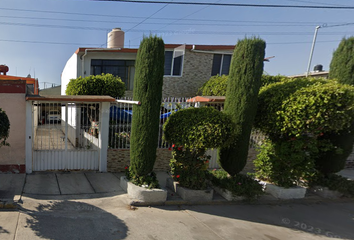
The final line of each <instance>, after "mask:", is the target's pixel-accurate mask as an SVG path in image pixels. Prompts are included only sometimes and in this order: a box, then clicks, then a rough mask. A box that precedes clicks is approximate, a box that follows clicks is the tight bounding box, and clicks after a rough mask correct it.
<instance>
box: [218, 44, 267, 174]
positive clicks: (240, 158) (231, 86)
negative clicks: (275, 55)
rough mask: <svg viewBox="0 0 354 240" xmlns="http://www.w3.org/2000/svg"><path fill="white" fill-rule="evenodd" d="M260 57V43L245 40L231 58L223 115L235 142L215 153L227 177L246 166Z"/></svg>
mask: <svg viewBox="0 0 354 240" xmlns="http://www.w3.org/2000/svg"><path fill="white" fill-rule="evenodd" d="M264 54H265V42H264V41H263V40H261V39H258V38H253V39H247V38H246V39H244V40H241V41H238V43H237V47H236V48H235V50H234V54H233V57H232V61H231V66H230V75H229V79H228V82H227V91H226V100H225V108H224V109H225V110H224V111H225V113H226V114H228V115H230V116H231V119H232V121H233V123H234V125H235V141H234V142H233V144H232V145H230V146H229V147H224V148H220V150H219V164H220V166H221V167H222V168H223V169H224V170H225V171H226V172H228V173H229V174H230V175H231V176H234V175H236V174H237V173H239V172H240V171H242V169H243V168H244V167H245V165H246V162H247V156H248V147H249V139H250V135H251V130H252V126H253V121H254V118H255V115H256V111H257V97H258V92H259V88H260V86H261V77H262V72H263V59H264Z"/></svg>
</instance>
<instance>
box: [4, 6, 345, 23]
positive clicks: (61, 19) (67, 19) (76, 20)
mask: <svg viewBox="0 0 354 240" xmlns="http://www.w3.org/2000/svg"><path fill="white" fill-rule="evenodd" d="M200 10H202V9H200ZM194 13H195V12H194ZM194 13H193V14H194ZM190 15H192V14H190ZM188 16H189V15H188ZM0 18H15V19H31V20H52V21H56V20H60V21H71V22H86V23H87V22H90V23H95V22H97V23H126V24H137V23H139V22H132V21H120V20H119V22H117V21H108V20H91V19H69V18H48V17H22V16H10V15H2V16H0ZM150 19H158V20H174V21H173V22H171V23H164V22H148V23H142V24H152V25H164V24H168V25H183V26H190V25H192V26H194V25H195V26H205V24H206V23H190V22H189V23H176V22H177V21H191V20H193V21H204V22H206V21H207V22H209V21H210V22H211V23H207V24H208V26H210V25H214V26H285V27H289V26H313V25H321V24H320V23H314V22H279V21H245V20H241V21H240V20H217V19H211V20H207V19H187V18H177V19H171V18H150ZM213 22H220V23H213ZM225 22H226V23H225ZM227 22H229V23H262V24H260V25H239V24H229V23H227ZM273 23H276V25H270V24H273ZM331 23H332V24H337V22H331ZM268 24H269V25H268ZM338 24H347V23H340V22H338ZM348 25H349V24H348Z"/></svg>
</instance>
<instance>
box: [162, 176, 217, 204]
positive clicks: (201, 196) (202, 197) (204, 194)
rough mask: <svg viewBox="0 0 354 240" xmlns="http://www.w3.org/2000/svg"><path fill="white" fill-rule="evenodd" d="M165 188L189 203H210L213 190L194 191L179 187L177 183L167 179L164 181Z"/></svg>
mask: <svg viewBox="0 0 354 240" xmlns="http://www.w3.org/2000/svg"><path fill="white" fill-rule="evenodd" d="M166 186H167V187H169V188H170V189H171V190H173V191H174V192H175V193H177V194H178V195H179V196H180V197H181V198H182V199H183V200H185V201H189V202H206V201H212V200H213V196H214V190H213V189H211V188H209V189H206V190H194V189H188V188H184V187H181V186H180V185H179V183H178V182H175V181H173V179H171V178H168V179H167V180H166Z"/></svg>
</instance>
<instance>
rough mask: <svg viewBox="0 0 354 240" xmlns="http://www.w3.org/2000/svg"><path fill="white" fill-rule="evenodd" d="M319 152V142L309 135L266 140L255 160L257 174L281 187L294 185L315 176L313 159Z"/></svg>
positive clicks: (260, 177)
mask: <svg viewBox="0 0 354 240" xmlns="http://www.w3.org/2000/svg"><path fill="white" fill-rule="evenodd" d="M318 152H319V150H318V146H317V142H316V141H315V140H314V139H313V138H309V137H301V138H294V139H291V140H288V141H284V140H281V139H280V140H279V141H277V142H272V141H269V140H268V141H265V142H264V144H263V145H262V146H261V149H260V153H259V154H258V156H257V159H256V160H254V165H255V167H256V176H257V178H259V179H261V180H266V181H269V182H272V183H274V184H275V185H277V186H280V187H285V188H289V187H293V186H295V185H298V184H299V183H300V180H308V179H311V178H312V177H314V176H315V174H316V170H315V163H314V161H313V159H314V158H315V156H316V155H317V154H318Z"/></svg>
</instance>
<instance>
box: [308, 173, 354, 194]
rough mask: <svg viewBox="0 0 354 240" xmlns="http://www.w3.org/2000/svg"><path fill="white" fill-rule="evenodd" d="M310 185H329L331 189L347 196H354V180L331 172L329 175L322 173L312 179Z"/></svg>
mask: <svg viewBox="0 0 354 240" xmlns="http://www.w3.org/2000/svg"><path fill="white" fill-rule="evenodd" d="M310 186H312V187H313V186H322V187H327V188H328V189H330V190H333V191H338V192H340V193H342V194H344V196H346V197H354V181H351V180H348V179H346V178H345V177H342V176H339V175H336V174H329V175H327V176H324V175H321V174H320V175H318V176H317V177H316V178H314V179H312V181H311V182H310Z"/></svg>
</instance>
